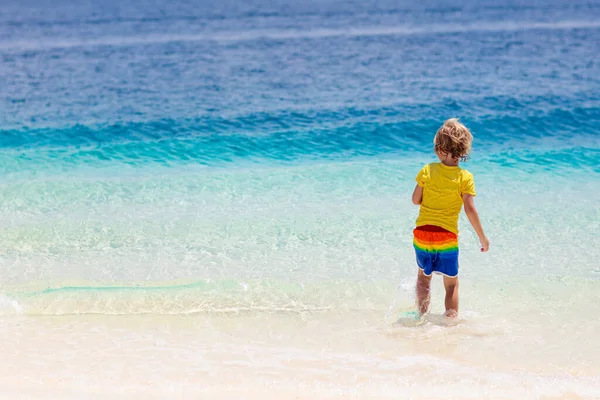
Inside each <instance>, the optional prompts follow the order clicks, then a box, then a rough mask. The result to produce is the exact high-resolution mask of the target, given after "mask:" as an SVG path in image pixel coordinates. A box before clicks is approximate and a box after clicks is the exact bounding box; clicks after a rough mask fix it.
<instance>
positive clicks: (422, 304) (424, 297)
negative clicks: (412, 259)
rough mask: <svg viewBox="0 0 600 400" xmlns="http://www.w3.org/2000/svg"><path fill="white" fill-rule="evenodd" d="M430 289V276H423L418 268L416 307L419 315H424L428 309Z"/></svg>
mask: <svg viewBox="0 0 600 400" xmlns="http://www.w3.org/2000/svg"><path fill="white" fill-rule="evenodd" d="M430 287H431V275H430V276H427V275H425V274H424V273H423V270H422V269H420V268H419V274H418V275H417V307H418V308H419V312H420V313H421V314H425V313H426V312H427V310H428V309H429V302H430V300H431V290H430Z"/></svg>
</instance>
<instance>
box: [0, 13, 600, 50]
mask: <svg viewBox="0 0 600 400" xmlns="http://www.w3.org/2000/svg"><path fill="white" fill-rule="evenodd" d="M598 28H600V22H599V21H597V20H591V21H585V20H573V21H570V20H566V21H553V22H538V21H503V22H486V23H477V24H468V23H465V24H436V25H419V26H411V25H403V26H366V27H357V28H331V29H323V28H313V29H302V30H296V29H279V30H256V29H253V30H249V31H230V32H219V33H217V32H212V33H202V34H176V33H172V34H148V35H139V36H112V37H101V38H94V39H87V40H81V39H63V38H55V39H52V40H48V39H42V40H35V41H32V40H20V39H16V40H14V39H13V40H4V41H0V50H4V51H6V50H17V51H40V50H50V49H67V48H73V47H96V46H140V45H155V44H165V43H175V42H248V41H256V40H305V39H322V38H333V37H371V36H413V35H440V34H463V33H473V32H517V31H530V30H542V31H543V30H574V29H598Z"/></svg>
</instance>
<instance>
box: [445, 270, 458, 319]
mask: <svg viewBox="0 0 600 400" xmlns="http://www.w3.org/2000/svg"><path fill="white" fill-rule="evenodd" d="M444 288H445V289H446V301H445V305H446V316H447V317H450V318H453V317H456V316H457V315H458V277H455V278H450V277H448V276H444Z"/></svg>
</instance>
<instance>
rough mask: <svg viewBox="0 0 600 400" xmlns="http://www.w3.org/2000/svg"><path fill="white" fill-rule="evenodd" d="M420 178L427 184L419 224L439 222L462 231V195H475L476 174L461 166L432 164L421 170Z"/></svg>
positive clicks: (419, 180) (445, 226)
mask: <svg viewBox="0 0 600 400" xmlns="http://www.w3.org/2000/svg"><path fill="white" fill-rule="evenodd" d="M416 181H417V185H419V186H422V187H423V201H422V202H421V209H420V210H419V217H418V218H417V226H423V225H435V226H439V227H441V228H444V229H446V230H448V231H450V232H453V233H456V234H458V214H459V213H460V209H461V208H462V206H463V199H462V195H463V194H471V195H473V196H475V182H474V181H473V174H471V173H470V172H469V171H467V170H465V169H462V168H460V167H449V166H447V165H444V164H442V163H431V164H427V165H426V166H424V167H423V169H422V170H421V171H419V174H418V175H417V177H416Z"/></svg>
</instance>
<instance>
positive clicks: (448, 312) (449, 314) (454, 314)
mask: <svg viewBox="0 0 600 400" xmlns="http://www.w3.org/2000/svg"><path fill="white" fill-rule="evenodd" d="M444 317H446V318H456V317H458V312H457V311H456V310H446V312H445V313H444Z"/></svg>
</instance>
